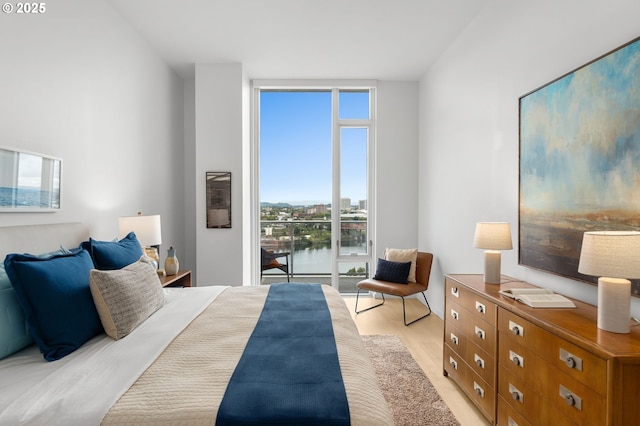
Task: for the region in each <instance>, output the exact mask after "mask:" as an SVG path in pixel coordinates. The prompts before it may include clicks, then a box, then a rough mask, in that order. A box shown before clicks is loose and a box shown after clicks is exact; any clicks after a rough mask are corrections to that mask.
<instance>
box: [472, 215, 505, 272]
mask: <svg viewBox="0 0 640 426" xmlns="http://www.w3.org/2000/svg"><path fill="white" fill-rule="evenodd" d="M473 246H474V247H475V248H480V249H485V252H484V282H485V283H489V284H500V257H501V254H500V250H511V249H513V244H512V243H511V228H510V227H509V222H478V223H477V224H476V233H475V236H474V238H473Z"/></svg>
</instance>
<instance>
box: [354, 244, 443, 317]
mask: <svg viewBox="0 0 640 426" xmlns="http://www.w3.org/2000/svg"><path fill="white" fill-rule="evenodd" d="M432 263H433V254H431V253H425V252H418V256H417V260H416V282H410V283H408V284H399V283H394V282H390V281H381V280H376V279H373V278H367V279H366V280H363V281H360V282H359V283H358V284H357V286H358V293H357V294H356V307H355V312H356V314H359V313H361V312H365V311H368V310H370V309H373V308H377V307H378V306H382V305H384V302H385V299H384V295H385V294H390V295H393V296H398V297H401V298H402V315H403V320H404V325H410V324H413V323H414V322H416V321H418V320H421V319H422V318H425V317H427V316H429V315H430V314H431V307H430V306H429V301H427V296H426V295H425V293H424V292H425V291H426V290H427V288H428V287H429V277H430V276H431V264H432ZM360 290H369V291H376V292H378V293H380V294H381V295H382V303H378V304H377V305H374V306H370V307H368V308H365V309H362V310H360V311H358V299H359V296H360ZM418 293H422V297H424V301H425V303H426V304H427V308H429V312H428V313H427V314H426V315H423V316H421V317H420V318H417V319H414V320H412V321H411V322H407V313H406V309H405V301H404V298H405V297H407V296H412V295H414V294H418Z"/></svg>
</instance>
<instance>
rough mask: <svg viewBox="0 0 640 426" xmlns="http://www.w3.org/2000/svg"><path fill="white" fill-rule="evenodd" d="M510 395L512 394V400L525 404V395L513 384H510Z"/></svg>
mask: <svg viewBox="0 0 640 426" xmlns="http://www.w3.org/2000/svg"><path fill="white" fill-rule="evenodd" d="M509 393H511V398H513V400H514V401H518V402H519V403H521V404H524V394H523V393H522V392H520V391H519V390H518V388H517V387H515V386H513V385H512V384H511V383H509Z"/></svg>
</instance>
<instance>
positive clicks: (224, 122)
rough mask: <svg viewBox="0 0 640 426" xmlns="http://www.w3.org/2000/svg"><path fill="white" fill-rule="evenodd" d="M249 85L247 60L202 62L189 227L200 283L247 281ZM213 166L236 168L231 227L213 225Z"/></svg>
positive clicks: (197, 80) (233, 171)
mask: <svg viewBox="0 0 640 426" xmlns="http://www.w3.org/2000/svg"><path fill="white" fill-rule="evenodd" d="M245 86H246V82H245V77H244V72H243V68H242V65H241V64H237V63H230V64H197V65H196V70H195V129H196V130H195V152H194V154H195V167H194V170H195V182H193V183H192V184H190V185H188V186H190V187H191V188H192V189H195V207H196V210H195V216H192V217H191V218H190V219H189V222H190V224H189V226H190V227H191V226H195V228H196V254H197V267H196V276H197V281H196V282H197V285H198V286H206V285H233V286H238V285H242V284H243V273H244V268H245V260H244V259H243V252H244V247H243V232H244V231H243V230H244V226H243V222H244V219H243V217H244V216H243V215H244V213H245V212H244V209H243V196H248V195H246V194H243V191H242V188H243V149H242V148H243V141H244V138H245V135H244V133H245V126H246V125H245V124H244V123H243V119H244V118H245V115H246V111H245V109H244V108H245V107H243V102H245V96H246V93H245V90H244V87H245ZM208 171H209V172H231V216H232V217H231V228H224V229H207V225H206V200H205V176H206V172H208ZM192 220H193V222H191V221H192ZM246 232H249V230H248V229H247V230H246ZM247 261H248V260H247Z"/></svg>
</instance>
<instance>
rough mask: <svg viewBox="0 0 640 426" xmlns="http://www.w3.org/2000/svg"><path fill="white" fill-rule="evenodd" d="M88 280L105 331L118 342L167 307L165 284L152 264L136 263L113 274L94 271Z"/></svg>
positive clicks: (112, 272) (114, 271)
mask: <svg viewBox="0 0 640 426" xmlns="http://www.w3.org/2000/svg"><path fill="white" fill-rule="evenodd" d="M89 279H90V287H91V295H92V296H93V301H94V303H95V304H96V309H97V310H98V315H99V316H100V321H101V322H102V326H103V327H104V331H105V332H106V333H107V335H109V336H110V337H112V338H113V339H115V340H118V339H121V338H123V337H124V336H126V335H127V334H129V333H131V331H133V329H134V328H136V327H137V326H138V325H140V324H141V323H142V322H144V321H145V320H146V319H147V318H149V316H151V314H153V313H154V312H155V311H157V310H158V309H160V308H161V307H162V306H163V305H164V292H163V291H162V284H160V279H159V278H158V274H157V272H156V270H155V269H154V268H153V266H151V265H150V264H149V263H145V262H134V263H132V264H130V265H127V266H125V267H124V268H122V269H117V270H112V271H100V270H97V269H92V270H91V273H90V278H89Z"/></svg>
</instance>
